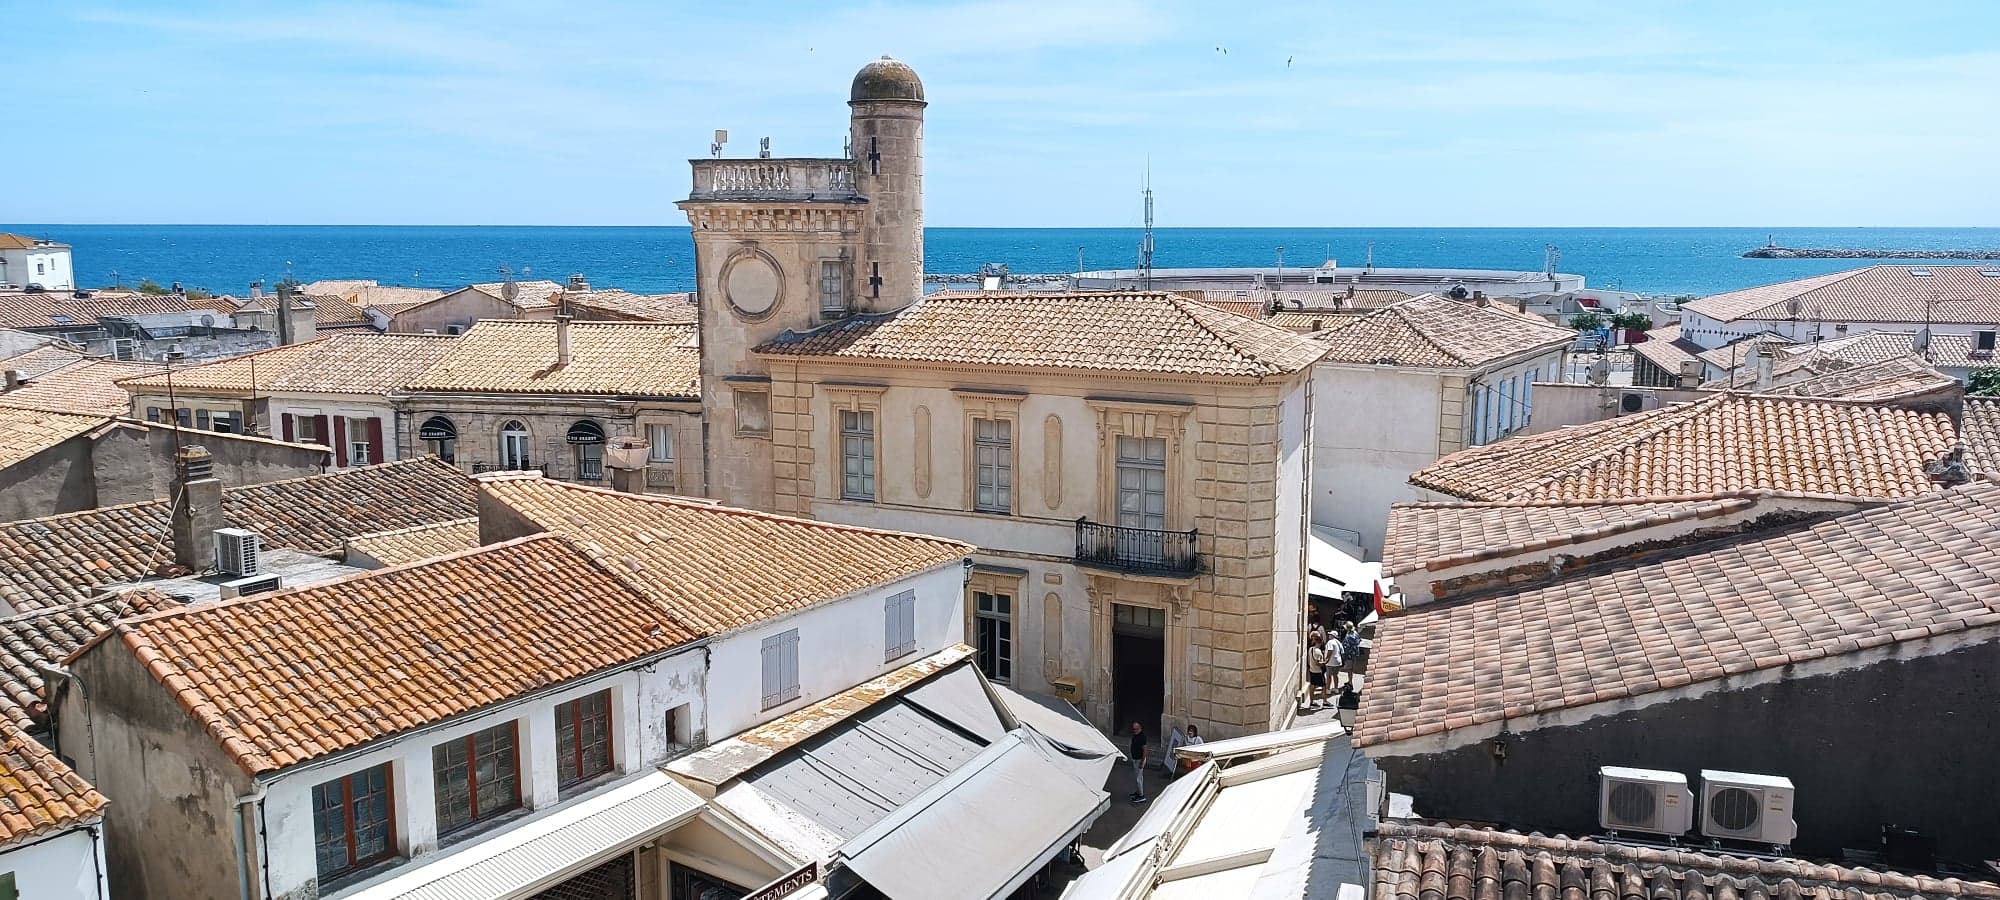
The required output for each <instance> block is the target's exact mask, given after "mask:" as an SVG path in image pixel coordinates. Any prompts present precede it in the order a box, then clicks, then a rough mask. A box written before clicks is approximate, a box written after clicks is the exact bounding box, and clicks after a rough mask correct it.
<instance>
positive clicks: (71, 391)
mask: <svg viewBox="0 0 2000 900" xmlns="http://www.w3.org/2000/svg"><path fill="white" fill-rule="evenodd" d="M158 371H161V369H160V367H159V366H156V365H150V364H147V363H134V362H116V361H113V360H108V359H87V360H84V361H81V362H77V363H75V364H72V365H67V366H63V367H61V368H58V369H51V370H48V371H45V372H42V373H41V374H40V375H37V376H35V377H33V378H30V379H28V380H27V381H26V382H24V383H23V384H22V386H21V387H19V388H16V389H14V390H11V391H7V392H6V393H0V406H13V407H19V408H22V409H43V410H49V411H51V412H68V413H79V414H84V415H92V416H123V415H128V414H130V413H131V411H132V395H131V394H128V393H126V392H125V388H124V386H123V385H121V384H119V381H120V380H122V379H126V378H133V377H136V376H140V375H148V374H151V373H154V372H158Z"/></svg>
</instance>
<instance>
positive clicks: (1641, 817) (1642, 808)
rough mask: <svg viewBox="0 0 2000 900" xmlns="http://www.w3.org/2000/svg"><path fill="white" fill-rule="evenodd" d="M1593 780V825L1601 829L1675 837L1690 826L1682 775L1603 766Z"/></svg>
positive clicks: (1689, 800)
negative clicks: (1594, 782)
mask: <svg viewBox="0 0 2000 900" xmlns="http://www.w3.org/2000/svg"><path fill="white" fill-rule="evenodd" d="M1597 778H1598V796H1597V822H1598V824H1599V825H1601V826H1603V828H1604V830H1606V831H1617V832H1634V831H1636V832H1644V833H1647V834H1661V835H1667V836H1669V837H1678V836H1680V835H1683V834H1686V833H1687V831H1688V829H1689V828H1692V827H1694V794H1693V792H1691V791H1689V790H1688V780H1687V776H1686V775H1682V774H1681V773H1679V772H1661V771H1658V770H1655V769H1628V768H1625V767H1623V766H1604V767H1603V768H1600V769H1598V770H1597Z"/></svg>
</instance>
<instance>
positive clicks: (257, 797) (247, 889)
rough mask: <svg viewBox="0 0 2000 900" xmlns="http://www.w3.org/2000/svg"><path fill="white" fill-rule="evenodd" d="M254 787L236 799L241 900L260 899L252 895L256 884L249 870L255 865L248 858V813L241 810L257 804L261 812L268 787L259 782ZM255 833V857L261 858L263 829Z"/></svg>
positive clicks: (257, 895) (237, 876)
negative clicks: (256, 834)
mask: <svg viewBox="0 0 2000 900" xmlns="http://www.w3.org/2000/svg"><path fill="white" fill-rule="evenodd" d="M256 785H257V789H256V790H253V791H251V792H250V793H248V794H244V795H243V796H241V797H238V798H236V860H237V869H236V886H237V888H238V889H239V890H240V891H241V893H242V896H243V900H259V897H260V895H259V894H257V893H253V891H255V890H256V887H255V885H256V884H257V882H256V881H254V880H252V878H251V875H250V868H251V866H253V865H255V864H256V861H255V860H252V859H251V858H250V818H249V813H248V812H247V811H246V810H244V808H243V807H245V806H247V805H249V804H252V803H254V804H257V810H258V812H259V813H260V814H261V812H262V811H263V808H264V792H265V791H266V790H267V789H268V786H267V785H266V784H264V782H261V781H259V782H256ZM260 818H261V815H260ZM257 833H258V841H257V850H258V853H257V855H258V856H259V857H262V856H263V855H264V854H263V850H264V842H263V833H264V829H263V827H262V826H261V825H260V826H259V827H258V829H257Z"/></svg>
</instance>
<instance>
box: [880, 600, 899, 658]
mask: <svg viewBox="0 0 2000 900" xmlns="http://www.w3.org/2000/svg"><path fill="white" fill-rule="evenodd" d="M901 646H903V595H901V594H897V595H895V596H892V597H889V598H887V599H885V600H883V601H882V657H883V658H884V659H895V658H896V656H897V653H896V648H898V647H901Z"/></svg>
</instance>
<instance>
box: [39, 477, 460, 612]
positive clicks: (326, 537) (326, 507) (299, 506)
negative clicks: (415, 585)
mask: <svg viewBox="0 0 2000 900" xmlns="http://www.w3.org/2000/svg"><path fill="white" fill-rule="evenodd" d="M222 510H223V518H225V519H226V520H228V522H229V524H231V525H233V526H235V527H238V528H248V529H250V530H252V531H256V532H258V533H259V534H261V535H262V536H263V538H264V543H266V544H267V545H269V546H272V547H284V548H288V549H292V550H301V551H305V552H309V553H319V554H326V555H333V554H338V553H340V552H342V550H343V549H344V544H345V543H346V541H347V539H348V538H350V537H355V536H357V535H363V534H372V533H375V532H379V531H387V530H390V529H394V528H406V527H409V526H413V525H425V524H431V523H435V522H443V521H449V520H452V519H463V518H466V517H468V516H472V515H476V514H477V513H478V509H477V507H476V505H475V503H474V494H473V489H472V482H471V479H470V478H468V477H467V476H466V475H465V474H464V473H462V472H460V471H459V470H458V469H456V468H454V467H452V466H451V465H450V464H448V463H444V462H440V461H438V460H437V459H435V458H432V457H425V458H423V459H412V460H403V461H401V462H392V463H382V464H380V465H374V466H364V467H361V468H356V469H348V470H346V471H342V472H335V473H332V474H327V475H312V476H307V477H305V478H293V479H288V480H284V481H271V482H266V483H264V484H257V485H248V486H240V487H225V488H224V490H223V492H222ZM167 514H168V506H167V502H166V501H165V500H152V501H148V502H145V503H132V504H127V505H124V506H107V507H103V508H100V509H93V510H86V511H83V512H75V513H65V514H63V515H58V516H47V517H44V518H40V519H23V520H20V521H16V522H7V523H4V524H0V600H4V601H6V602H7V603H9V604H11V605H12V606H13V607H14V608H15V609H16V610H22V611H25V610H31V609H43V608H46V607H50V606H56V605H60V604H65V603H74V602H77V601H81V600H85V599H88V598H89V597H91V596H92V595H93V594H95V593H97V592H98V590H99V589H101V588H103V587H105V586H108V585H114V584H123V583H129V582H133V581H138V580H141V579H145V578H149V577H154V576H157V575H159V574H161V573H162V572H164V571H165V570H166V569H167V568H168V567H169V566H171V565H172V563H173V540H172V537H171V532H170V531H169V529H168V521H167Z"/></svg>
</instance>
